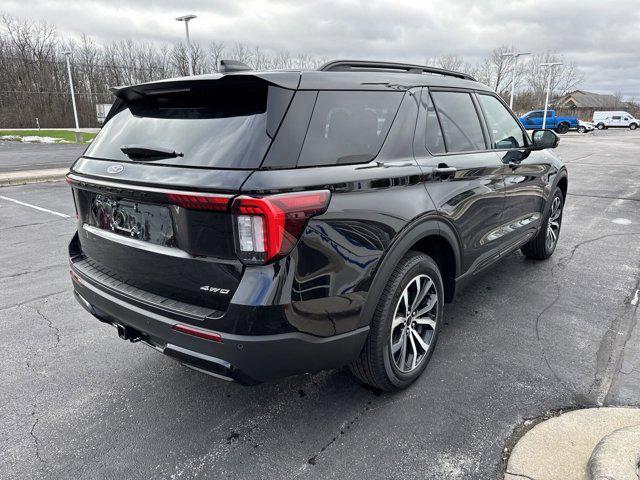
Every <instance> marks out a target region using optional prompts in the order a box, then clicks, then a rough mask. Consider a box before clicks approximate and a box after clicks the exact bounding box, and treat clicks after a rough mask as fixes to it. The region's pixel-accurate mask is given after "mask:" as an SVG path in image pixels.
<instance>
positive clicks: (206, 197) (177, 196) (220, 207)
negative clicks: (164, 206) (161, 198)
mask: <svg viewBox="0 0 640 480" xmlns="http://www.w3.org/2000/svg"><path fill="white" fill-rule="evenodd" d="M166 195H167V198H168V199H169V201H170V202H171V203H173V204H174V205H178V206H180V207H184V208H188V209H190V210H208V211H211V212H226V211H227V206H228V204H229V199H230V198H231V196H230V195H212V194H209V193H196V192H193V193H167V194H166Z"/></svg>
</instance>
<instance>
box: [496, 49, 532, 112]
mask: <svg viewBox="0 0 640 480" xmlns="http://www.w3.org/2000/svg"><path fill="white" fill-rule="evenodd" d="M522 55H531V52H507V53H503V54H502V56H503V57H513V67H512V68H513V71H512V72H511V99H510V100H509V108H510V109H511V110H513V95H514V92H515V88H516V65H517V64H518V57H520V56H522Z"/></svg>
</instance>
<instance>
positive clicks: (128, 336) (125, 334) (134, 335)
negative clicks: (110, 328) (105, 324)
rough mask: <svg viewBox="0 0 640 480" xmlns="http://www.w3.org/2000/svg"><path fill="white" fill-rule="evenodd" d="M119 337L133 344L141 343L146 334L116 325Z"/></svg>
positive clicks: (125, 326)
mask: <svg viewBox="0 0 640 480" xmlns="http://www.w3.org/2000/svg"><path fill="white" fill-rule="evenodd" d="M116 328H117V329H118V336H119V337H120V338H121V339H123V340H129V341H130V342H131V343H135V342H139V341H140V340H142V339H143V338H144V334H143V333H142V332H140V331H138V330H136V329H135V328H131V327H129V326H127V325H116Z"/></svg>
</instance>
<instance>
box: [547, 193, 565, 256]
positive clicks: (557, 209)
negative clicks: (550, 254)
mask: <svg viewBox="0 0 640 480" xmlns="http://www.w3.org/2000/svg"><path fill="white" fill-rule="evenodd" d="M561 216H562V200H561V199H560V197H554V198H553V203H552V204H551V213H550V214H549V221H548V223H547V238H546V244H547V250H549V251H551V250H553V248H554V247H555V245H556V242H557V241H558V236H559V235H560V222H561V221H562V218H561Z"/></svg>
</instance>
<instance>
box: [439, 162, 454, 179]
mask: <svg viewBox="0 0 640 480" xmlns="http://www.w3.org/2000/svg"><path fill="white" fill-rule="evenodd" d="M457 171H458V169H457V168H456V167H449V166H447V165H446V164H444V163H441V164H440V165H438V166H437V167H435V168H434V169H433V176H434V177H440V178H449V176H451V175H454V174H455V173H456V172H457Z"/></svg>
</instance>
